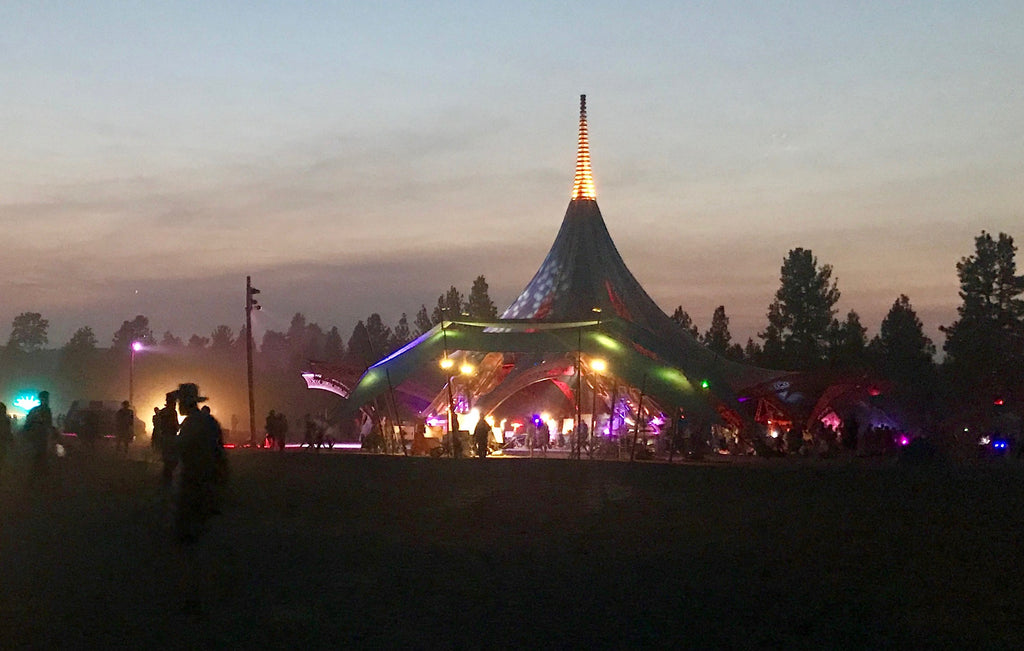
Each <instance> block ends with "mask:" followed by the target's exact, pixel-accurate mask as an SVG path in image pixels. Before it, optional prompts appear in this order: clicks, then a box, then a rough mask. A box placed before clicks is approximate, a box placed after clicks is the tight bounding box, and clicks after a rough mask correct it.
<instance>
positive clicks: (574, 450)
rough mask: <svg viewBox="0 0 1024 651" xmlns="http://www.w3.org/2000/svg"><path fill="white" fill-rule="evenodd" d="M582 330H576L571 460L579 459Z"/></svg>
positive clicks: (580, 328)
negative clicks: (574, 414) (573, 422)
mask: <svg viewBox="0 0 1024 651" xmlns="http://www.w3.org/2000/svg"><path fill="white" fill-rule="evenodd" d="M581 348H583V328H582V327H579V328H576V424H575V425H574V426H573V430H572V446H571V448H570V452H569V456H570V457H572V458H573V459H579V458H580V394H581V393H583V364H582V357H583V354H582V351H581V350H580V349H581Z"/></svg>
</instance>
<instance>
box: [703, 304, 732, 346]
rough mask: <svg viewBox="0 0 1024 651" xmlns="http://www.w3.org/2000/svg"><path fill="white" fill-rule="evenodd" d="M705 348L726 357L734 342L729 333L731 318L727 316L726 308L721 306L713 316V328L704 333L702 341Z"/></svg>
mask: <svg viewBox="0 0 1024 651" xmlns="http://www.w3.org/2000/svg"><path fill="white" fill-rule="evenodd" d="M701 341H702V342H703V343H704V345H705V346H707V347H708V348H710V349H711V350H713V351H715V352H716V353H718V354H719V355H725V353H726V351H727V350H729V344H730V343H731V342H732V335H731V334H730V333H729V317H728V316H726V314H725V306H724V305H719V306H718V307H716V308H715V313H714V314H713V315H712V316H711V327H710V328H708V331H707V332H705V333H704V337H703V339H702V340H701Z"/></svg>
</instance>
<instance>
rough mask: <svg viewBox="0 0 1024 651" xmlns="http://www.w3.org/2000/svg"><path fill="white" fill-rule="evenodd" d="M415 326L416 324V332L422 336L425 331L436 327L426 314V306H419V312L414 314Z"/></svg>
mask: <svg viewBox="0 0 1024 651" xmlns="http://www.w3.org/2000/svg"><path fill="white" fill-rule="evenodd" d="M415 324H416V332H417V333H418V334H423V333H424V332H426V331H427V330H430V329H431V328H433V327H434V326H435V325H437V324H436V323H434V322H433V321H431V319H430V314H429V313H428V312H427V306H426V305H420V311H419V312H417V313H416V321H415Z"/></svg>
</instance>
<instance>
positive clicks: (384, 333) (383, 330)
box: [366, 312, 391, 362]
mask: <svg viewBox="0 0 1024 651" xmlns="http://www.w3.org/2000/svg"><path fill="white" fill-rule="evenodd" d="M366 337H367V339H368V340H369V342H370V353H371V360H370V361H371V362H376V361H377V360H378V359H380V358H381V357H384V355H386V354H387V353H388V352H389V351H390V349H389V347H388V346H389V344H390V343H391V328H389V327H388V326H386V325H384V320H383V319H381V318H380V315H379V314H377V313H376V312H374V313H373V314H371V315H370V316H368V317H366Z"/></svg>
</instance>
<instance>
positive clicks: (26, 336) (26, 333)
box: [7, 312, 50, 353]
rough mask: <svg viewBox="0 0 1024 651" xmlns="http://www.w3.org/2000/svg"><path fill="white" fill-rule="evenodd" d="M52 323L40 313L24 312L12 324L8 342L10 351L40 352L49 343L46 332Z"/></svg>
mask: <svg viewBox="0 0 1024 651" xmlns="http://www.w3.org/2000/svg"><path fill="white" fill-rule="evenodd" d="M49 327H50V322H49V321H47V320H46V319H44V318H43V315H42V314H39V313H38V312H22V313H21V314H19V315H18V316H16V317H14V321H13V322H12V323H11V337H10V339H8V340H7V347H8V349H14V350H19V351H21V352H23V353H31V352H34V351H37V350H39V349H40V348H42V347H43V346H45V345H46V344H47V343H48V342H49V338H48V337H47V336H46V331H47V329H48V328H49Z"/></svg>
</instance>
